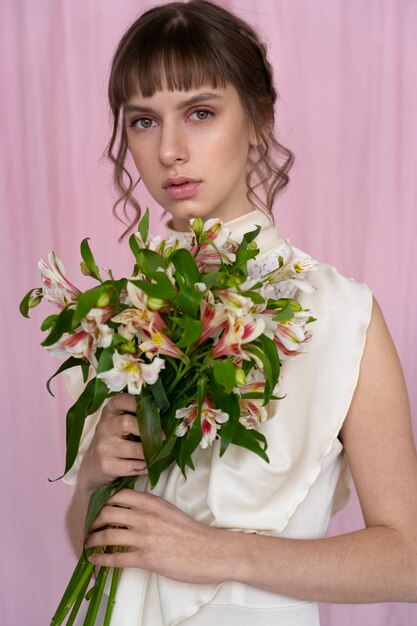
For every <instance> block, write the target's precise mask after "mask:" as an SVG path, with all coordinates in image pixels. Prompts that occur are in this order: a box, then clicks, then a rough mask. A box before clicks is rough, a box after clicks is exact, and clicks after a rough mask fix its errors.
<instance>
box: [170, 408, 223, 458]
mask: <svg viewBox="0 0 417 626" xmlns="http://www.w3.org/2000/svg"><path fill="white" fill-rule="evenodd" d="M197 406H198V405H197V402H193V404H190V405H188V406H187V407H184V408H182V409H177V411H176V412H175V417H176V418H177V419H180V420H182V421H181V422H180V424H178V426H177V428H176V430H175V434H176V435H177V437H183V436H184V435H185V434H186V433H187V431H188V430H189V429H190V428H191V427H192V425H193V424H194V421H195V418H196V417H197ZM228 419H229V415H228V414H227V413H225V412H224V411H221V410H220V409H215V408H214V404H213V402H212V401H211V400H210V399H209V398H207V397H206V398H204V401H203V404H202V407H201V432H202V434H203V436H202V439H201V441H200V446H201V447H202V448H207V447H208V446H211V444H212V443H213V441H214V440H215V438H216V434H217V431H218V429H219V428H220V426H221V425H222V424H224V423H225V422H227V420H228Z"/></svg>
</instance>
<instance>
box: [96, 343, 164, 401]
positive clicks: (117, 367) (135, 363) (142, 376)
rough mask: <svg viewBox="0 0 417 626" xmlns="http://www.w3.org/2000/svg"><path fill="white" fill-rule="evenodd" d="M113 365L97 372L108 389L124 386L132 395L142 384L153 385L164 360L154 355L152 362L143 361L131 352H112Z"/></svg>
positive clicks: (139, 389)
mask: <svg viewBox="0 0 417 626" xmlns="http://www.w3.org/2000/svg"><path fill="white" fill-rule="evenodd" d="M113 365H114V367H113V368H112V369H111V370H108V371H107V372H102V373H101V374H97V378H99V379H100V380H102V381H103V382H104V383H105V384H106V385H107V387H108V389H109V390H110V391H116V392H117V391H123V389H124V388H125V387H127V390H128V392H129V393H131V394H132V395H136V396H137V395H139V394H140V392H141V391H142V387H143V385H144V384H147V385H153V384H154V383H156V381H157V380H158V377H159V373H160V371H161V369H163V368H164V367H165V361H164V360H163V359H159V358H158V357H156V358H155V359H153V361H152V363H145V362H144V361H142V360H141V359H138V358H136V357H135V356H133V355H132V354H119V353H118V352H114V354H113Z"/></svg>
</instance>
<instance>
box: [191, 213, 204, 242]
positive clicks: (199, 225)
mask: <svg viewBox="0 0 417 626" xmlns="http://www.w3.org/2000/svg"><path fill="white" fill-rule="evenodd" d="M190 228H191V230H192V231H193V233H194V234H195V235H196V237H199V236H200V235H201V233H202V232H203V230H204V222H203V220H202V219H201V217H196V218H195V219H193V220H192V221H191V222H190Z"/></svg>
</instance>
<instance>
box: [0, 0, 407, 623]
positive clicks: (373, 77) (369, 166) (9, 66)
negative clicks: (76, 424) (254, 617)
mask: <svg viewBox="0 0 417 626" xmlns="http://www.w3.org/2000/svg"><path fill="white" fill-rule="evenodd" d="M152 4H156V3H155V2H150V1H148V2H144V1H142V0H118V2H117V3H116V2H114V1H112V0H101V1H100V2H98V1H97V0H96V1H94V0H72V2H68V1H64V0H38V1H37V2H31V1H30V0H18V1H16V0H3V2H2V3H1V4H0V60H1V81H0V84H1V88H2V89H1V91H2V93H1V116H0V120H1V135H0V145H1V161H2V168H1V169H2V178H1V191H0V193H1V211H2V214H1V228H0V241H1V270H0V271H1V274H0V285H1V288H2V302H1V307H0V310H1V319H2V322H1V324H0V332H1V349H2V350H1V356H2V362H1V366H0V367H1V370H0V377H1V406H2V419H1V444H2V451H1V455H0V463H1V468H0V471H1V476H2V497H1V499H2V509H3V513H2V516H1V524H2V535H1V536H2V548H1V552H2V558H1V588H2V591H3V599H2V602H1V603H0V623H1V624H2V625H4V626H27V625H28V624H30V625H31V626H38V625H39V626H41V625H46V624H48V623H49V619H50V616H51V614H52V612H53V609H54V608H55V605H56V604H57V601H58V599H59V597H60V594H61V593H62V591H63V588H64V584H65V583H66V581H67V577H68V575H69V574H70V572H71V571H72V567H73V564H74V557H73V555H72V553H71V551H70V548H69V546H68V543H67V540H66V537H65V530H64V511H65V507H66V504H67V502H68V499H69V497H70V495H71V489H70V488H68V487H66V486H65V485H63V484H61V483H59V482H58V483H54V484H50V483H48V481H47V478H48V477H49V478H55V477H57V476H59V475H60V473H61V472H62V469H63V459H64V415H65V410H66V408H67V407H68V406H69V401H68V399H67V398H66V396H65V393H64V391H63V389H62V385H60V384H59V383H57V384H55V385H54V388H55V389H56V391H57V397H56V398H55V400H54V399H52V398H51V397H50V396H49V395H48V394H47V392H46V390H45V386H44V385H45V381H46V379H47V378H48V377H49V376H50V375H51V373H52V372H53V371H54V369H55V367H56V366H57V365H58V362H55V361H52V359H51V358H50V357H49V355H48V354H47V353H46V351H43V350H42V349H41V348H40V347H39V341H40V340H41V333H40V331H39V330H38V328H39V325H40V320H41V319H43V317H44V316H45V315H46V313H45V309H43V310H42V311H35V312H34V313H33V314H32V320H31V321H30V322H28V321H25V320H23V318H21V317H20V315H19V313H18V310H17V306H18V302H19V300H20V298H21V296H22V295H23V294H24V293H25V292H26V291H27V290H28V289H29V288H31V287H34V286H36V285H38V284H39V282H40V281H39V276H38V272H37V269H36V258H37V257H42V256H46V254H47V253H48V251H49V250H50V249H52V248H53V249H54V250H55V251H56V252H57V253H58V254H59V256H60V257H61V258H62V259H63V260H64V262H65V265H66V268H67V270H68V273H69V275H70V276H71V277H73V280H74V281H75V282H78V283H79V285H80V286H84V287H87V285H88V284H89V283H88V280H87V279H85V278H80V279H78V278H77V277H78V274H79V271H78V263H79V252H78V247H79V243H80V241H81V239H82V238H84V237H86V236H90V237H91V238H92V241H91V245H92V247H93V250H94V251H95V254H96V258H97V260H98V263H99V264H100V265H104V266H112V267H113V268H115V269H116V271H118V272H120V273H121V272H127V271H129V269H130V267H131V260H130V255H129V254H128V253H127V245H126V244H122V245H120V244H118V243H117V237H118V236H119V235H120V233H121V227H120V225H119V224H118V223H117V222H116V221H115V220H114V219H113V217H112V215H111V206H112V200H113V193H112V186H111V169H110V167H109V165H107V164H106V163H105V162H104V161H100V155H101V153H102V151H103V150H104V147H105V144H106V141H107V139H108V136H109V122H108V119H109V118H108V109H107V103H106V81H107V76H108V71H109V65H110V59H111V55H112V52H113V51H114V48H115V46H116V44H117V42H118V40H119V38H120V36H121V35H122V33H123V32H124V30H125V29H126V27H127V26H128V25H129V24H130V22H131V21H133V19H134V18H135V17H136V16H137V15H138V14H139V13H141V12H142V11H143V10H144V9H146V8H148V7H150V6H152ZM224 4H225V5H226V6H228V7H229V8H232V9H236V10H237V11H238V12H239V14H241V15H242V16H243V17H244V18H246V19H247V20H249V21H250V22H252V23H253V24H255V25H258V26H259V27H260V29H261V31H262V33H263V35H264V37H265V39H266V40H267V41H268V44H269V50H270V56H271V58H272V60H273V62H274V65H275V75H276V82H277V85H278V88H279V90H280V93H281V101H280V104H279V106H278V109H277V113H278V122H279V124H278V126H279V130H280V133H281V138H282V141H283V143H284V144H285V145H288V147H290V148H291V149H292V150H294V151H295V153H296V157H297V160H296V166H295V167H294V170H293V172H292V180H291V184H290V187H289V189H288V191H287V192H286V193H285V195H284V196H283V197H282V198H281V199H280V200H279V201H278V202H277V204H276V207H275V216H276V218H277V222H278V225H279V227H280V230H281V231H282V233H283V234H284V235H285V236H287V237H290V238H291V240H292V242H293V243H294V244H296V245H297V246H298V247H302V248H305V249H307V250H309V251H310V253H312V254H313V255H314V256H316V257H317V258H319V259H321V260H324V261H327V262H331V263H334V264H336V265H337V266H338V268H339V270H340V271H341V272H342V273H345V274H346V275H348V276H353V277H355V278H356V279H358V280H360V281H364V282H366V283H368V284H369V285H370V287H371V288H372V289H373V291H374V293H375V294H376V296H377V298H378V299H379V301H380V303H381V305H382V308H383V310H384V312H385V315H386V318H387V321H388V323H389V326H390V328H391V331H392V334H393V336H394V339H395V342H396V344H397V347H398V350H399V353H400V357H401V359H402V362H403V365H404V370H405V374H406V377H407V380H408V384H409V388H410V395H411V401H412V404H413V406H414V407H415V406H416V403H417V395H416V387H415V386H414V385H413V382H414V379H415V374H416V354H417V351H416V347H417V341H416V339H417V337H416V307H415V303H416V301H417V281H416V279H415V268H414V264H415V241H416V235H417V223H416V220H417V218H416V215H417V212H416V209H417V177H416V163H417V135H416V132H415V112H416V111H417V76H416V71H415V61H416V58H417V38H416V37H415V33H416V32H417V3H416V2H413V1H412V0H398V1H397V2H392V0H367V2H363V1H362V0H350V1H349V2H345V1H344V0H315V1H313V0H292V1H291V2H290V1H289V0H269V1H266V0H263V1H261V0H258V1H255V0H234V1H230V2H225V3H224ZM140 197H141V198H144V204H147V203H148V204H149V206H150V207H151V208H152V227H153V230H154V231H158V230H159V229H160V225H159V222H158V219H159V215H160V212H159V211H158V210H157V209H156V208H155V206H154V203H152V202H150V201H149V200H148V199H147V197H146V194H145V193H144V192H143V191H141V192H140ZM393 418H395V416H393ZM361 523H362V521H361V515H360V511H359V507H358V504H357V502H356V500H355V499H352V501H351V503H350V505H349V507H348V508H347V509H345V511H344V512H343V513H341V514H339V515H338V516H337V517H336V518H335V519H334V520H333V522H332V524H331V529H330V532H331V533H332V534H334V533H340V532H344V531H348V530H351V529H354V528H357V527H360V525H361ZM283 566H285V564H283ZM312 575H314V572H313V573H312ZM322 615H323V625H326V626H327V625H329V624H334V625H336V624H337V626H347V625H348V624H349V626H354V625H363V624H368V625H369V626H376V625H378V626H394V625H395V626H401V625H404V626H405V625H407V626H409V625H410V624H412V623H416V621H417V606H416V605H406V604H389V605H388V604H385V605H373V606H326V607H323V608H322Z"/></svg>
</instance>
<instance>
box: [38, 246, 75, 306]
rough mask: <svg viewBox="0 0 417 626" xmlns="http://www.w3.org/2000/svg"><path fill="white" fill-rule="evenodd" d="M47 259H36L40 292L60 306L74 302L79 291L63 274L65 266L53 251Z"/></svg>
mask: <svg viewBox="0 0 417 626" xmlns="http://www.w3.org/2000/svg"><path fill="white" fill-rule="evenodd" d="M48 261H49V263H47V262H46V261H44V260H43V259H39V260H38V267H39V269H40V271H41V275H42V284H43V287H42V294H43V297H44V298H45V299H46V300H48V301H49V302H53V303H54V304H57V305H58V306H59V307H60V308H63V307H64V306H66V305H67V304H68V303H69V302H75V301H76V299H77V298H78V296H79V295H80V294H81V291H80V290H79V289H77V287H75V286H74V285H73V284H72V283H70V282H69V280H68V279H67V277H66V276H65V268H64V265H63V263H62V261H61V260H60V259H59V258H58V257H57V255H56V254H55V252H53V251H52V252H50V253H49V254H48Z"/></svg>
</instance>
